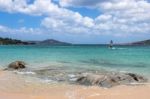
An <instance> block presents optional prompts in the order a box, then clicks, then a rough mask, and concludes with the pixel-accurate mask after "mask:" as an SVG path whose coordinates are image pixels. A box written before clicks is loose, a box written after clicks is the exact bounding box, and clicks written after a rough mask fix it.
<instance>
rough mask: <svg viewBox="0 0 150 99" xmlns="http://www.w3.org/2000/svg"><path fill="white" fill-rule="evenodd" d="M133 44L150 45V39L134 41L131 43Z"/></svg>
mask: <svg viewBox="0 0 150 99" xmlns="http://www.w3.org/2000/svg"><path fill="white" fill-rule="evenodd" d="M131 45H150V40H144V41H138V42H133V43H131Z"/></svg>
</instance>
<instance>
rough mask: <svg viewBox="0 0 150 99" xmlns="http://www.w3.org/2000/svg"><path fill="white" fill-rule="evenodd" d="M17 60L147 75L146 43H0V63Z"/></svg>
mask: <svg viewBox="0 0 150 99" xmlns="http://www.w3.org/2000/svg"><path fill="white" fill-rule="evenodd" d="M16 60H21V61H25V62H26V63H27V66H28V67H30V68H34V69H38V68H47V67H49V66H51V67H57V66H61V67H68V68H70V70H73V69H75V70H80V69H81V68H82V69H85V70H101V71H117V72H118V71H120V72H133V73H138V74H141V75H145V76H149V75H150V46H115V48H113V49H109V48H108V46H102V45H71V46H46V45H43V46H40V45H27V46H24V45H1V46H0V67H1V68H5V67H7V65H8V64H9V63H11V62H13V61H16Z"/></svg>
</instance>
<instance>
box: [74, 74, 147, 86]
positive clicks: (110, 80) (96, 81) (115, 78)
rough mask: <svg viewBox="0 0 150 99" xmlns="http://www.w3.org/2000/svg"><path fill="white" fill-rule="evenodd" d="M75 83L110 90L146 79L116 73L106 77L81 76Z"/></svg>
mask: <svg viewBox="0 0 150 99" xmlns="http://www.w3.org/2000/svg"><path fill="white" fill-rule="evenodd" d="M76 82H77V83H78V84H82V85H98V86H101V87H107V88H110V87H113V86H117V85H126V84H131V83H144V82H147V79H146V78H144V77H143V76H140V75H137V74H133V73H123V74H120V73H116V74H107V75H97V74H83V75H81V76H80V77H79V78H78V79H77V80H76Z"/></svg>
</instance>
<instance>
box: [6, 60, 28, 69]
mask: <svg viewBox="0 0 150 99" xmlns="http://www.w3.org/2000/svg"><path fill="white" fill-rule="evenodd" d="M25 65H26V63H25V62H23V61H15V62H12V63H10V64H9V65H8V68H7V69H16V70H17V69H24V68H26V66H25Z"/></svg>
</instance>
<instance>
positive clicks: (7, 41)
mask: <svg viewBox="0 0 150 99" xmlns="http://www.w3.org/2000/svg"><path fill="white" fill-rule="evenodd" d="M29 44H32V43H29V42H25V41H21V40H17V39H11V38H2V37H0V45H29Z"/></svg>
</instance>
